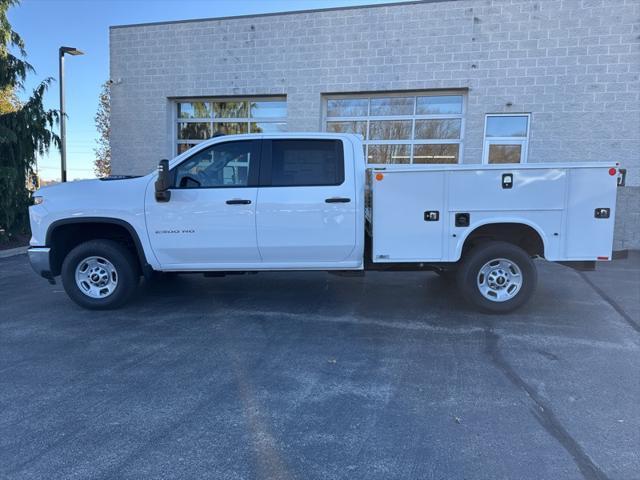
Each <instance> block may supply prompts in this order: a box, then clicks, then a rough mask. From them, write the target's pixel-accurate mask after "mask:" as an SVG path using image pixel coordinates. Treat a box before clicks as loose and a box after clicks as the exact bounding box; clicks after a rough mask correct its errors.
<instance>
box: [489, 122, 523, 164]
mask: <svg viewBox="0 0 640 480" xmlns="http://www.w3.org/2000/svg"><path fill="white" fill-rule="evenodd" d="M530 123H531V115H530V114H528V113H527V114H520V115H512V114H489V115H487V116H486V118H485V124H484V148H483V153H482V162H483V163H525V162H526V161H527V150H528V146H529V124H530Z"/></svg>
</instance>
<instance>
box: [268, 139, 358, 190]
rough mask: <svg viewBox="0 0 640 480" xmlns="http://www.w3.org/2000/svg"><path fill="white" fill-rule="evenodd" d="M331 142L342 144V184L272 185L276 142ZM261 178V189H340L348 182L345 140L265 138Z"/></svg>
mask: <svg viewBox="0 0 640 480" xmlns="http://www.w3.org/2000/svg"><path fill="white" fill-rule="evenodd" d="M299 140H302V141H305V140H306V141H325V142H328V141H331V142H340V145H341V152H342V159H341V160H342V162H341V163H342V170H341V172H340V177H339V179H340V182H339V183H323V184H317V183H314V184H304V185H302V184H300V185H273V184H272V168H273V148H272V144H273V142H274V141H299ZM260 160H261V161H260V176H259V180H258V186H259V187H260V188H299V187H319V188H326V187H339V186H341V185H344V182H345V181H346V174H345V173H346V172H345V155H344V140H342V139H340V138H335V139H334V138H313V137H309V138H304V137H296V138H265V139H263V140H262V155H261V158H260Z"/></svg>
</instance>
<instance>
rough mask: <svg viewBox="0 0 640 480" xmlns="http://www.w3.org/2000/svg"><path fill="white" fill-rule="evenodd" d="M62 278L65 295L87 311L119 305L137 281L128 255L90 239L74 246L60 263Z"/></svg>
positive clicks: (113, 245)
mask: <svg viewBox="0 0 640 480" xmlns="http://www.w3.org/2000/svg"><path fill="white" fill-rule="evenodd" d="M61 277H62V285H63V286H64V289H65V291H66V292H67V295H69V297H70V298H71V299H72V300H73V301H74V302H76V303H77V304H78V305H80V306H81V307H84V308H88V309H90V310H107V309H112V308H117V307H119V306H121V305H122V304H124V303H125V302H126V301H127V300H128V299H129V297H130V296H131V294H132V293H133V292H134V290H135V288H136V285H137V284H138V280H139V278H140V277H139V275H138V273H137V269H136V259H135V258H134V256H133V255H132V254H131V252H130V251H129V250H127V249H126V248H125V247H124V246H123V245H120V244H119V243H117V242H114V241H111V240H90V241H88V242H85V243H81V244H80V245H78V246H77V247H75V248H74V249H73V250H71V251H70V252H69V254H68V255H67V256H66V257H65V259H64V262H62V271H61Z"/></svg>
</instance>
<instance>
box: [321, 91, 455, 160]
mask: <svg viewBox="0 0 640 480" xmlns="http://www.w3.org/2000/svg"><path fill="white" fill-rule="evenodd" d="M464 100H465V97H464V95H463V94H461V93H456V92H453V93H441V92H438V93H435V92H434V93H431V92H418V93H412V94H407V93H402V94H379V95H330V96H327V97H326V98H325V102H324V115H323V125H324V129H325V130H326V131H327V132H336V133H357V134H360V135H362V137H363V138H364V144H365V156H366V158H367V163H369V164H381V163H385V164H421V163H459V162H460V161H461V157H462V141H463V138H464V109H465V101H464Z"/></svg>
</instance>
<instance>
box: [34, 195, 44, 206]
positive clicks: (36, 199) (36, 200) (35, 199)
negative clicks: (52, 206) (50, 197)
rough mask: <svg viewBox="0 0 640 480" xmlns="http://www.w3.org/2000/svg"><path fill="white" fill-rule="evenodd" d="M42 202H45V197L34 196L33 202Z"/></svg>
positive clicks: (36, 203)
mask: <svg viewBox="0 0 640 480" xmlns="http://www.w3.org/2000/svg"><path fill="white" fill-rule="evenodd" d="M42 202H44V197H40V196H38V197H33V204H34V205H40V204H41V203H42Z"/></svg>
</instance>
